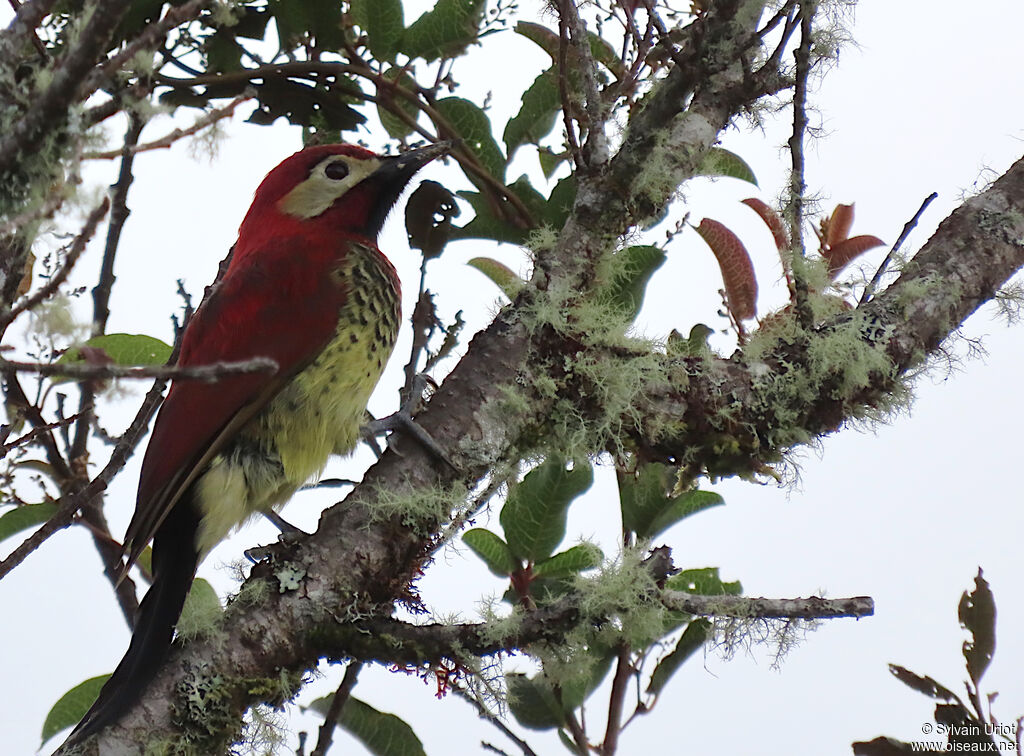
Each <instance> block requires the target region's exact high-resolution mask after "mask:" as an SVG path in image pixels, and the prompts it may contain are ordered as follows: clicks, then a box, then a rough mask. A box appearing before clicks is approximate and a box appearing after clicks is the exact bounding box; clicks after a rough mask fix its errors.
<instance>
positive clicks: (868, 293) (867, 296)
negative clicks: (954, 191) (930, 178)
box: [859, 192, 939, 304]
mask: <svg viewBox="0 0 1024 756" xmlns="http://www.w3.org/2000/svg"><path fill="white" fill-rule="evenodd" d="M938 196H939V195H938V193H937V192H932V193H931V194H929V195H928V196H927V197H925V198H924V202H922V203H921V207H919V208H918V209H917V212H916V213H914V217H913V218H911V219H910V220H908V221H907V222H906V223H904V224H903V231H901V232H900V238H899V239H897V240H896V243H895V244H893V245H892V248H891V249H890V250H889V252H888V254H886V256H885V259H884V260H882V264H881V265H879V266H878V270H876V271H875V275H873V276H871V280H870V281H869V282H868V285H867V286H866V287H864V293H863V294H862V295H861V297H860V302H859V304H864V303H865V302H869V301H871V297H873V296H874V294H875V289H876V288H878V282H879V281H881V280H882V276H883V275H885V271H886V270H887V269H888V268H889V264H890V263H891V262H892V258H893V257H894V256H895V254H896V253H897V252H898V251H899V249H900V247H902V246H903V242H905V241H906V240H907V237H908V236H910V232H911V231H913V230H914V227H915V226H916V225H917V222H918V221H919V220H920V219H921V216H922V215H924V211H925V209H926V208H927V207H928V205H930V204H931V203H932V201H933V200H934V199H935V198H936V197H938Z"/></svg>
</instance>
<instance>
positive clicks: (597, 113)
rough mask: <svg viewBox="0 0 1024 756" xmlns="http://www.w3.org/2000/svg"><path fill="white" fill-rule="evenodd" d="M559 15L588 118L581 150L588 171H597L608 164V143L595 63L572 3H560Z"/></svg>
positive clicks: (585, 29) (587, 38)
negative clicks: (581, 87)
mask: <svg viewBox="0 0 1024 756" xmlns="http://www.w3.org/2000/svg"><path fill="white" fill-rule="evenodd" d="M558 13H559V17H560V18H563V17H564V19H565V24H564V26H565V28H567V29H568V32H569V38H570V39H571V40H572V45H573V53H574V55H573V62H574V63H575V64H576V67H577V68H578V69H579V74H580V76H581V77H582V80H583V81H582V83H583V93H584V97H583V107H584V111H585V112H586V115H587V123H586V129H587V141H586V142H585V143H584V144H583V147H582V150H583V159H584V161H585V162H586V167H587V168H588V169H596V168H598V167H599V166H601V165H604V163H606V162H607V161H608V140H607V135H606V134H605V131H604V124H605V120H606V119H605V109H604V103H603V102H602V100H601V93H600V91H598V88H597V77H596V76H595V71H596V69H597V64H596V63H595V62H594V56H593V53H592V52H591V50H590V37H589V35H588V34H587V27H586V25H585V24H584V23H583V19H582V18H581V17H580V14H579V12H578V10H577V8H576V2H575V0H562V2H561V3H560V4H559V9H558ZM562 26H563V25H562V24H561V23H560V24H559V28H560V29H561V28H562ZM561 46H562V42H560V43H559V56H560V57H561V55H562V51H561Z"/></svg>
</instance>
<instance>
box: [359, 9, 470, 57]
mask: <svg viewBox="0 0 1024 756" xmlns="http://www.w3.org/2000/svg"><path fill="white" fill-rule="evenodd" d="M370 1H371V2H372V1H373V0H370ZM485 5H486V2H485V0H437V3H436V4H435V5H434V8H433V9H432V10H429V11H427V12H426V13H424V14H423V15H422V16H420V17H419V18H418V19H416V20H415V21H414V22H413V23H412V25H411V26H409V28H408V29H406V30H405V33H404V34H403V35H402V39H401V43H400V44H399V45H398V50H399V52H402V53H405V54H406V55H408V56H409V57H410V58H422V59H423V60H425V61H428V62H429V61H432V60H437V59H438V58H441V57H445V58H454V57H456V56H458V55H461V54H462V53H463V52H464V51H465V49H466V47H468V46H469V45H470V43H472V42H475V41H476V38H477V34H478V33H479V28H480V21H481V19H482V18H483V14H484V7H485Z"/></svg>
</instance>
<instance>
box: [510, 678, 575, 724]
mask: <svg viewBox="0 0 1024 756" xmlns="http://www.w3.org/2000/svg"><path fill="white" fill-rule="evenodd" d="M505 688H506V690H507V691H508V709H509V711H511V712H512V716H514V717H515V718H516V721H517V722H519V724H521V725H522V726H523V727H526V728H528V729H530V730H553V729H554V728H556V727H561V726H562V725H563V724H564V723H565V713H564V712H563V711H562V707H561V706H560V705H559V703H558V700H557V699H556V698H555V694H554V691H552V689H551V685H550V684H548V681H547V680H545V679H544V678H543V677H542V676H541V675H537V676H536V677H527V676H526V675H523V674H518V673H513V674H509V675H505Z"/></svg>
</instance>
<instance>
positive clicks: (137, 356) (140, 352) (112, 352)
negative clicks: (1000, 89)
mask: <svg viewBox="0 0 1024 756" xmlns="http://www.w3.org/2000/svg"><path fill="white" fill-rule="evenodd" d="M82 346H85V347H91V348H93V349H102V350H103V351H104V352H106V353H107V356H108V357H110V359H111V360H113V362H114V364H115V365H163V364H165V363H166V362H167V360H168V359H169V358H170V356H171V346H170V344H166V343H164V342H163V341H161V340H160V339H155V338H153V337H152V336H146V335H144V334H141V333H108V334H105V335H103V336H94V337H92V338H91V339H89V340H88V341H86V342H85V343H84V344H83V345H82ZM84 361H85V356H84V355H83V353H82V351H81V349H80V348H79V347H72V348H71V349H69V350H68V351H66V352H65V353H64V354H62V355H61V356H60V359H58V360H57V364H60V365H67V364H74V363H78V362H84Z"/></svg>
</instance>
